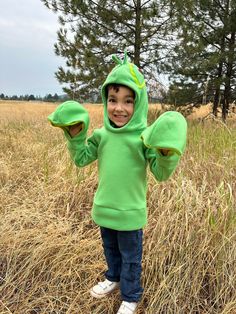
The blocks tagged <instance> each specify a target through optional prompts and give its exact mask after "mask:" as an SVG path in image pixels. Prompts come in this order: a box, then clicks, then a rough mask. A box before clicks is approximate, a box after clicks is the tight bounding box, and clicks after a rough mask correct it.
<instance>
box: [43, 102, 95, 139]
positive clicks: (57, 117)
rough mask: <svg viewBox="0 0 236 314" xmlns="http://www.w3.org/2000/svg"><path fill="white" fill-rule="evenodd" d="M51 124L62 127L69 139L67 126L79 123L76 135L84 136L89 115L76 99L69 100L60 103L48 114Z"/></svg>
mask: <svg viewBox="0 0 236 314" xmlns="http://www.w3.org/2000/svg"><path fill="white" fill-rule="evenodd" d="M48 120H49V121H50V123H51V124H52V126H55V127H59V128H62V129H63V131H64V133H65V136H66V138H67V139H68V140H70V139H71V136H70V133H69V128H70V127H72V126H75V125H80V127H79V128H78V130H80V131H79V133H78V135H77V136H76V137H80V138H84V136H85V137H86V133H87V130H88V127H89V115H88V112H87V110H86V109H85V108H84V107H83V106H82V105H81V104H80V103H78V102H77V101H73V100H69V101H65V102H63V103H62V104H60V105H59V106H58V107H57V108H56V110H55V111H54V112H53V113H51V114H50V115H49V116H48Z"/></svg>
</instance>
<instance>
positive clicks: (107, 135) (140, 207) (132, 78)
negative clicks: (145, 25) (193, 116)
mask: <svg viewBox="0 0 236 314" xmlns="http://www.w3.org/2000/svg"><path fill="white" fill-rule="evenodd" d="M113 59H114V60H115V61H116V62H117V66H116V67H115V68H114V69H113V70H112V71H111V73H110V74H109V75H108V77H107V79H106V81H105V82H104V84H103V86H102V99H103V104H104V126H103V127H102V128H100V129H96V130H94V132H93V134H92V136H90V137H89V138H87V129H88V126H89V117H88V113H87V111H86V110H85V109H84V107H83V106H81V105H80V104H79V103H78V102H75V101H67V102H65V103H62V104H61V105H60V106H58V107H57V109H56V110H55V112H53V113H52V114H51V115H50V116H49V117H48V119H49V121H50V122H51V124H52V125H53V126H57V127H62V128H63V129H64V132H65V136H66V139H67V143H68V149H69V152H70V155H71V157H72V159H73V161H74V162H75V164H76V165H77V166H78V167H83V166H86V165H88V164H89V163H91V162H93V161H94V160H96V159H98V173H99V183H98V189H97V191H96V194H95V197H94V203H93V208H92V218H93V220H94V221H95V223H97V224H98V225H100V226H103V227H107V228H110V229H114V230H126V231H128V230H137V229H140V228H142V227H144V225H145V224H146V222H147V209H146V191H147V177H146V172H147V165H148V164H149V166H150V170H151V172H152V173H153V174H154V176H155V178H156V179H157V180H158V181H164V180H167V179H168V178H169V176H170V175H171V174H172V172H173V171H174V169H175V168H176V166H177V163H178V161H179V159H180V156H181V155H182V154H183V151H184V148H185V143H186V130H187V125H186V121H185V119H184V118H183V116H182V115H181V114H180V113H177V112H172V111H170V112H166V113H164V114H163V115H161V116H160V117H159V119H157V120H156V121H155V122H154V123H153V125H151V126H150V127H147V111H148V97H147V90H146V85H145V80H144V77H143V75H142V74H141V73H140V72H139V70H138V68H137V67H136V66H135V65H134V64H132V63H129V62H128V60H127V56H125V58H124V60H123V62H122V61H121V60H119V59H118V58H117V57H113ZM111 83H117V84H122V85H125V86H128V87H129V88H131V89H132V90H133V91H134V92H135V104H134V113H133V116H132V117H131V119H130V121H129V122H128V123H127V124H126V125H124V126H123V127H120V128H116V127H113V126H112V124H111V123H110V121H109V119H108V115H107V99H106V86H107V85H109V84H111ZM78 122H83V125H84V127H83V130H82V131H81V132H80V133H79V134H78V135H77V136H75V137H73V138H71V137H70V135H69V133H68V132H67V127H68V126H69V125H73V124H76V123H78ZM159 148H168V149H170V150H171V154H170V156H162V155H161V154H160V152H159V150H158V149H159Z"/></svg>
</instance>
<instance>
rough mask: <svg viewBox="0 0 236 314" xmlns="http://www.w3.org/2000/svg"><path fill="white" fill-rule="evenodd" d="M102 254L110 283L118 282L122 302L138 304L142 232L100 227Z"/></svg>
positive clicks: (141, 289)
mask: <svg viewBox="0 0 236 314" xmlns="http://www.w3.org/2000/svg"><path fill="white" fill-rule="evenodd" d="M101 236H102V240H103V248H104V254H105V257H106V262H107V266H108V270H107V271H106V273H105V276H106V278H107V279H108V280H110V281H115V282H120V290H121V297H122V300H123V301H127V302H138V301H139V300H140V299H141V297H142V293H143V288H142V286H141V272H142V238H143V230H142V229H140V230H134V231H117V230H112V229H108V228H104V227H101Z"/></svg>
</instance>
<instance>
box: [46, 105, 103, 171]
mask: <svg viewBox="0 0 236 314" xmlns="http://www.w3.org/2000/svg"><path fill="white" fill-rule="evenodd" d="M48 120H49V122H50V123H51V125H52V126H54V127H59V128H61V129H62V130H63V131H64V134H65V138H66V140H67V147H68V149H69V153H70V156H71V158H72V160H73V161H74V163H75V164H76V166H78V167H83V166H86V165H88V164H90V163H91V162H93V161H94V160H96V159H97V150H98V134H97V132H94V133H93V135H92V136H91V137H89V138H88V139H86V138H87V130H88V127H89V115H88V112H87V110H86V109H85V108H84V107H83V106H82V105H81V104H80V103H78V102H76V101H66V102H64V103H62V104H61V105H59V106H58V107H57V108H56V110H55V111H54V112H53V113H51V114H50V115H49V116H48ZM78 123H81V124H82V130H81V131H80V132H79V134H78V135H76V136H75V137H73V138H72V137H71V136H70V133H69V131H68V130H69V126H71V125H75V124H78Z"/></svg>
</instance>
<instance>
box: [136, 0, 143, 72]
mask: <svg viewBox="0 0 236 314" xmlns="http://www.w3.org/2000/svg"><path fill="white" fill-rule="evenodd" d="M141 10H142V8H141V0H137V1H136V6H135V12H136V16H135V42H134V64H136V65H137V67H138V68H139V67H140V48H141V47H140V46H141Z"/></svg>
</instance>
